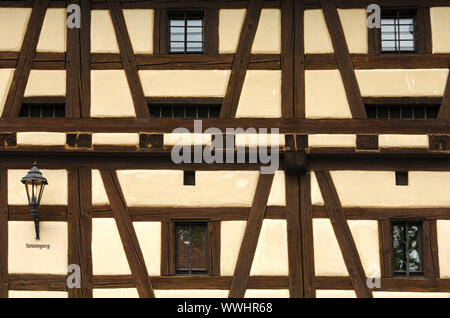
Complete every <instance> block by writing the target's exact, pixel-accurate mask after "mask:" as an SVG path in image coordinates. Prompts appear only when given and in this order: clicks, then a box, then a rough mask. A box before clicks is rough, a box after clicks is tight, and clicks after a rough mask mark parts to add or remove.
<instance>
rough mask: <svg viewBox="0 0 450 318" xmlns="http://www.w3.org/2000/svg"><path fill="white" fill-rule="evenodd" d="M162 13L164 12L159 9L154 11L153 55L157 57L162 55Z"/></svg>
mask: <svg viewBox="0 0 450 318" xmlns="http://www.w3.org/2000/svg"><path fill="white" fill-rule="evenodd" d="M161 12H162V10H161V9H159V8H157V9H155V10H154V11H153V54H154V55H155V56H157V55H159V54H160V49H159V45H160V35H161V31H160V28H161Z"/></svg>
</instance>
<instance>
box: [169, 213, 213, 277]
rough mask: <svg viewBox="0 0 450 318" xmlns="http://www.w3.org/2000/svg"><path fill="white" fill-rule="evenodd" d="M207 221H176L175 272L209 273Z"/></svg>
mask: <svg viewBox="0 0 450 318" xmlns="http://www.w3.org/2000/svg"><path fill="white" fill-rule="evenodd" d="M207 247H208V226H207V223H206V222H188V223H185V222H182V223H178V222H177V223H175V274H178V275H196V274H205V275H206V274H208V248H207Z"/></svg>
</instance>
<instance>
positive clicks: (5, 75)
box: [0, 8, 14, 116]
mask: <svg viewBox="0 0 450 318" xmlns="http://www.w3.org/2000/svg"><path fill="white" fill-rule="evenodd" d="M0 10H1V8H0ZM0 43H1V41H0ZM13 77H14V69H10V68H4V69H0V116H1V114H2V113H3V108H4V107H5V102H6V98H7V96H8V92H9V88H10V87H11V83H12V79H13Z"/></svg>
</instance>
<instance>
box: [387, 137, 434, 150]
mask: <svg viewBox="0 0 450 318" xmlns="http://www.w3.org/2000/svg"><path fill="white" fill-rule="evenodd" d="M378 146H379V147H380V148H388V147H398V148H403V147H411V148H428V146H429V141H428V136H427V135H379V136H378Z"/></svg>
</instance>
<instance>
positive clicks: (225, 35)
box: [219, 9, 247, 54]
mask: <svg viewBox="0 0 450 318" xmlns="http://www.w3.org/2000/svg"><path fill="white" fill-rule="evenodd" d="M246 11H247V10H246V9H220V10H219V53H220V54H224V53H234V52H236V50H237V46H238V43H239V36H240V34H241V29H242V25H243V24H244V19H245V13H246Z"/></svg>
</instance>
